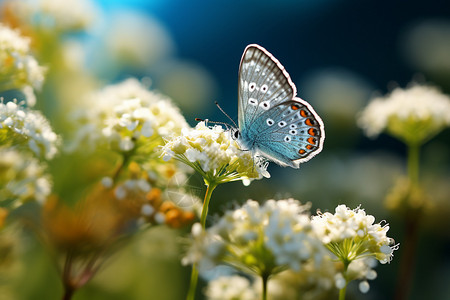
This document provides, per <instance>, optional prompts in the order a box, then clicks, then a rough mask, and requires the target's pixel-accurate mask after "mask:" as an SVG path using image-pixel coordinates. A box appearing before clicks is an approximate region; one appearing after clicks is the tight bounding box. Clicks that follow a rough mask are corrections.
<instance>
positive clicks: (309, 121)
mask: <svg viewBox="0 0 450 300" xmlns="http://www.w3.org/2000/svg"><path fill="white" fill-rule="evenodd" d="M305 124H306V125H308V126H313V122H312V120H311V119H306V121H305Z"/></svg>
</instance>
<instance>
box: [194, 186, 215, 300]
mask: <svg viewBox="0 0 450 300" xmlns="http://www.w3.org/2000/svg"><path fill="white" fill-rule="evenodd" d="M205 184H206V192H205V199H204V200H203V207H202V214H201V217H200V224H201V225H202V229H203V230H205V229H206V217H207V215H208V206H209V202H210V200H211V196H212V193H213V191H214V189H215V188H216V187H217V186H218V183H216V182H215V181H214V180H206V179H205ZM197 283H198V269H197V266H196V264H193V266H192V271H191V281H190V284H189V291H188V294H187V297H186V300H194V299H195V291H196V290H197Z"/></svg>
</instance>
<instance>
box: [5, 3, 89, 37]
mask: <svg viewBox="0 0 450 300" xmlns="http://www.w3.org/2000/svg"><path fill="white" fill-rule="evenodd" d="M7 2H8V4H7V5H9V6H10V9H11V10H12V11H14V13H15V14H16V16H17V17H18V18H19V19H20V20H21V21H22V22H24V23H26V24H29V25H31V26H33V27H36V28H38V29H40V30H42V29H47V30H51V31H52V32H67V31H76V30H84V29H87V28H88V27H89V26H90V25H91V24H92V23H93V22H94V20H95V18H96V17H97V8H96V6H95V5H94V2H93V1H91V0H69V1H60V0H22V1H14V0H8V1H7Z"/></svg>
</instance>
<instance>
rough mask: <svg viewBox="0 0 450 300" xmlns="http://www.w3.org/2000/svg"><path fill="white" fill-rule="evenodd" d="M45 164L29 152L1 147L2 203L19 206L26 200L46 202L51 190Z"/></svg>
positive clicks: (0, 198) (0, 188)
mask: <svg viewBox="0 0 450 300" xmlns="http://www.w3.org/2000/svg"><path fill="white" fill-rule="evenodd" d="M51 187H52V184H51V181H50V178H49V175H48V174H47V173H46V166H45V164H43V163H41V162H39V161H38V160H37V159H36V158H34V157H32V156H31V155H30V154H28V153H24V152H18V151H16V150H14V149H12V148H0V203H1V202H4V201H11V203H12V204H11V206H13V207H15V206H18V205H20V204H22V203H24V202H26V201H32V200H34V201H38V202H39V203H41V204H42V203H44V201H45V200H46V199H47V196H48V195H49V194H50V192H51Z"/></svg>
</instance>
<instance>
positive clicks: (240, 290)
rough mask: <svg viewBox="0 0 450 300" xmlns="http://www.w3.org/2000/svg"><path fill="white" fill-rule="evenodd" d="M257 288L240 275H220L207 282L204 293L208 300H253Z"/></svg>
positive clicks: (256, 296)
mask: <svg viewBox="0 0 450 300" xmlns="http://www.w3.org/2000/svg"><path fill="white" fill-rule="evenodd" d="M256 290H257V289H256V288H255V287H254V286H253V285H252V284H251V283H250V281H249V280H248V279H246V278H244V277H241V276H222V277H219V278H217V279H214V280H212V281H210V282H209V283H208V286H207V288H206V291H205V294H206V297H207V298H208V299H209V300H236V299H239V300H254V299H258V298H259V294H258V293H257V291H256Z"/></svg>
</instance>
